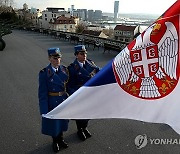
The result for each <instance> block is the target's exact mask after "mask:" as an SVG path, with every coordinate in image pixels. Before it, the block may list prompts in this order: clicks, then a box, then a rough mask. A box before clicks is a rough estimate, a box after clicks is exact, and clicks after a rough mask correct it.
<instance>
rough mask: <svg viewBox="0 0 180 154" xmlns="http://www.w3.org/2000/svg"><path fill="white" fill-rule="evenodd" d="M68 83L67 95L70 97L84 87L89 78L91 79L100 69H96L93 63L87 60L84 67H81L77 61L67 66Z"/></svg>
mask: <svg viewBox="0 0 180 154" xmlns="http://www.w3.org/2000/svg"><path fill="white" fill-rule="evenodd" d="M68 70H69V81H68V86H67V89H68V93H69V94H70V95H71V94H72V93H74V92H75V91H76V90H78V89H79V88H80V87H81V86H82V85H84V84H85V83H86V82H87V81H88V80H89V79H90V78H92V77H93V76H94V75H95V74H96V73H97V72H99V70H100V68H99V67H97V66H96V65H95V64H94V62H93V61H91V60H89V59H87V60H86V61H85V64H84V67H81V66H80V64H79V62H78V61H77V59H75V61H74V62H73V63H72V64H70V65H69V66H68Z"/></svg>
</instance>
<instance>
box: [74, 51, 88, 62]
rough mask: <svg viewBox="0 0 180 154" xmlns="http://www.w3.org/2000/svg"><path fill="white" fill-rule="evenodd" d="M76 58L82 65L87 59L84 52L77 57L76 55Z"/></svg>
mask: <svg viewBox="0 0 180 154" xmlns="http://www.w3.org/2000/svg"><path fill="white" fill-rule="evenodd" d="M76 58H77V60H78V61H79V62H81V63H83V62H84V61H85V60H86V59H87V53H85V52H79V53H78V54H77V55H76Z"/></svg>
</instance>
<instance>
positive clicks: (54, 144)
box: [52, 137, 60, 153]
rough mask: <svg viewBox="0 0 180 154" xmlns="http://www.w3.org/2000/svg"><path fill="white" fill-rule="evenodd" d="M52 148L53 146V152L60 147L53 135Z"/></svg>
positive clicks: (57, 150)
mask: <svg viewBox="0 0 180 154" xmlns="http://www.w3.org/2000/svg"><path fill="white" fill-rule="evenodd" d="M52 148H53V151H54V152H55V153H57V152H59V150H60V147H59V144H58V140H57V138H55V137H53V143H52Z"/></svg>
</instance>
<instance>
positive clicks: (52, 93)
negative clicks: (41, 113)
mask: <svg viewBox="0 0 180 154" xmlns="http://www.w3.org/2000/svg"><path fill="white" fill-rule="evenodd" d="M65 93H66V92H65V91H60V92H48V95H49V96H62V95H64V94H65Z"/></svg>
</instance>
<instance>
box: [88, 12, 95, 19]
mask: <svg viewBox="0 0 180 154" xmlns="http://www.w3.org/2000/svg"><path fill="white" fill-rule="evenodd" d="M93 20H94V10H88V21H90V22H92V21H93Z"/></svg>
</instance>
